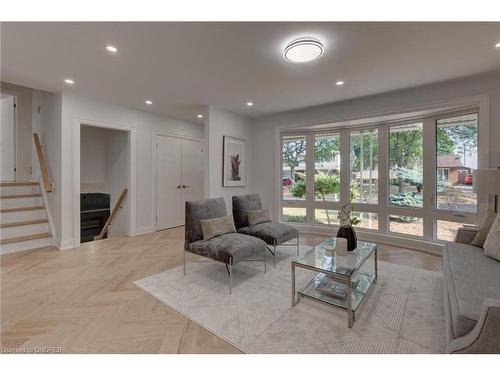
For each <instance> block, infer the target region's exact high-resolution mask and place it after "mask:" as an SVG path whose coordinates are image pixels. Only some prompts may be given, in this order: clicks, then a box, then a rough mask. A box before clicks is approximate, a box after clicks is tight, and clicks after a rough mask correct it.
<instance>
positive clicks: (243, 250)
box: [183, 198, 267, 294]
mask: <svg viewBox="0 0 500 375" xmlns="http://www.w3.org/2000/svg"><path fill="white" fill-rule="evenodd" d="M185 211H186V227H185V242H184V252H183V253H184V265H183V266H184V274H186V251H187V252H190V253H193V254H197V255H200V256H203V257H206V258H209V259H211V260H214V261H217V262H221V263H224V264H225V265H226V269H227V272H228V275H229V294H231V289H232V277H231V276H232V266H233V265H234V264H236V263H238V262H241V261H244V260H263V261H264V272H266V265H267V246H266V243H265V242H264V241H262V240H260V239H258V238H255V237H251V236H246V235H244V234H241V233H227V234H223V235H221V236H217V237H214V238H210V239H209V240H204V239H203V231H202V228H201V223H200V220H206V219H214V218H219V217H224V216H227V211H226V203H225V201H224V198H214V199H205V200H200V201H191V202H186V210H185ZM259 255H263V257H264V259H250V258H252V257H255V256H259Z"/></svg>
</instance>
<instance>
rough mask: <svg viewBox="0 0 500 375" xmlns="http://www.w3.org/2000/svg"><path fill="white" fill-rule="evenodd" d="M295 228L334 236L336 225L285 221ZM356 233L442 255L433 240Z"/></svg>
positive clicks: (441, 251) (381, 242)
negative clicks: (326, 226) (322, 225)
mask: <svg viewBox="0 0 500 375" xmlns="http://www.w3.org/2000/svg"><path fill="white" fill-rule="evenodd" d="M286 224H287V225H290V226H292V227H294V228H296V229H297V230H298V231H299V232H300V233H304V234H319V235H326V236H335V233H337V229H338V228H337V227H332V228H324V227H318V226H313V225H305V224H294V223H286ZM356 235H357V237H358V238H359V239H360V240H363V241H370V242H375V243H380V244H384V245H391V246H398V247H403V248H406V249H412V250H418V251H422V252H425V253H430V254H433V255H442V253H443V245H441V244H439V243H435V242H429V241H425V240H421V239H418V238H409V237H404V236H397V235H393V234H385V233H377V232H372V231H363V230H361V229H356Z"/></svg>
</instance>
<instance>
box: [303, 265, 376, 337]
mask: <svg viewBox="0 0 500 375" xmlns="http://www.w3.org/2000/svg"><path fill="white" fill-rule="evenodd" d="M325 277H331V276H327V275H326V274H324V273H318V274H317V275H316V276H315V277H314V278H313V279H312V280H311V281H309V282H308V283H307V285H306V286H305V287H303V288H302V289H300V290H298V291H297V293H298V295H299V298H300V297H304V298H309V299H312V300H315V301H319V302H322V303H325V304H328V305H330V306H333V307H336V308H339V309H342V310H345V311H347V313H348V318H349V320H348V326H349V328H351V327H352V325H353V323H354V320H355V312H356V310H357V309H358V307H359V306H360V305H361V304H362V302H363V301H364V300H365V297H366V296H367V294H368V293H369V291H370V289H371V287H372V285H373V284H375V282H376V280H375V275H374V274H372V273H369V272H360V273H359V276H358V277H357V280H356V281H352V283H351V288H352V289H351V304H350V306H349V303H348V302H349V301H348V299H349V294H348V295H347V296H346V297H345V298H339V297H335V296H333V295H332V294H330V293H328V292H325V291H322V290H320V289H318V288H317V286H318V285H319V283H320V282H321V281H322V280H323V279H324V278H325ZM334 279H335V278H334ZM337 281H339V280H337ZM339 282H340V281H339ZM341 283H342V282H341ZM342 284H344V285H345V283H342ZM297 302H298V301H297ZM351 318H352V319H351Z"/></svg>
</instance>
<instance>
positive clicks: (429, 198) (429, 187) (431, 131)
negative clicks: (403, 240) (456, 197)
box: [422, 118, 437, 240]
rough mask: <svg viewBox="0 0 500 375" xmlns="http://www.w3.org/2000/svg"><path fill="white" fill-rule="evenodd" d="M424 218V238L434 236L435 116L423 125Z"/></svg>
mask: <svg viewBox="0 0 500 375" xmlns="http://www.w3.org/2000/svg"><path fill="white" fill-rule="evenodd" d="M423 132H424V134H423V147H424V150H423V162H424V163H423V164H424V165H423V168H424V170H423V185H424V190H423V215H422V216H423V219H424V239H426V240H433V238H434V216H435V215H434V211H435V210H434V208H435V207H434V205H435V204H436V173H437V172H436V126H435V120H434V119H433V118H426V119H424V127H423Z"/></svg>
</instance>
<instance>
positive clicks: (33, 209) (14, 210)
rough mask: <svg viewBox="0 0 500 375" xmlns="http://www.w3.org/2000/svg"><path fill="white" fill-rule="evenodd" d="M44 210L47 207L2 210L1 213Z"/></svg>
mask: <svg viewBox="0 0 500 375" xmlns="http://www.w3.org/2000/svg"><path fill="white" fill-rule="evenodd" d="M44 209H45V206H28V207H14V208H2V209H0V213H5V212H18V211H35V210H44Z"/></svg>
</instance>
